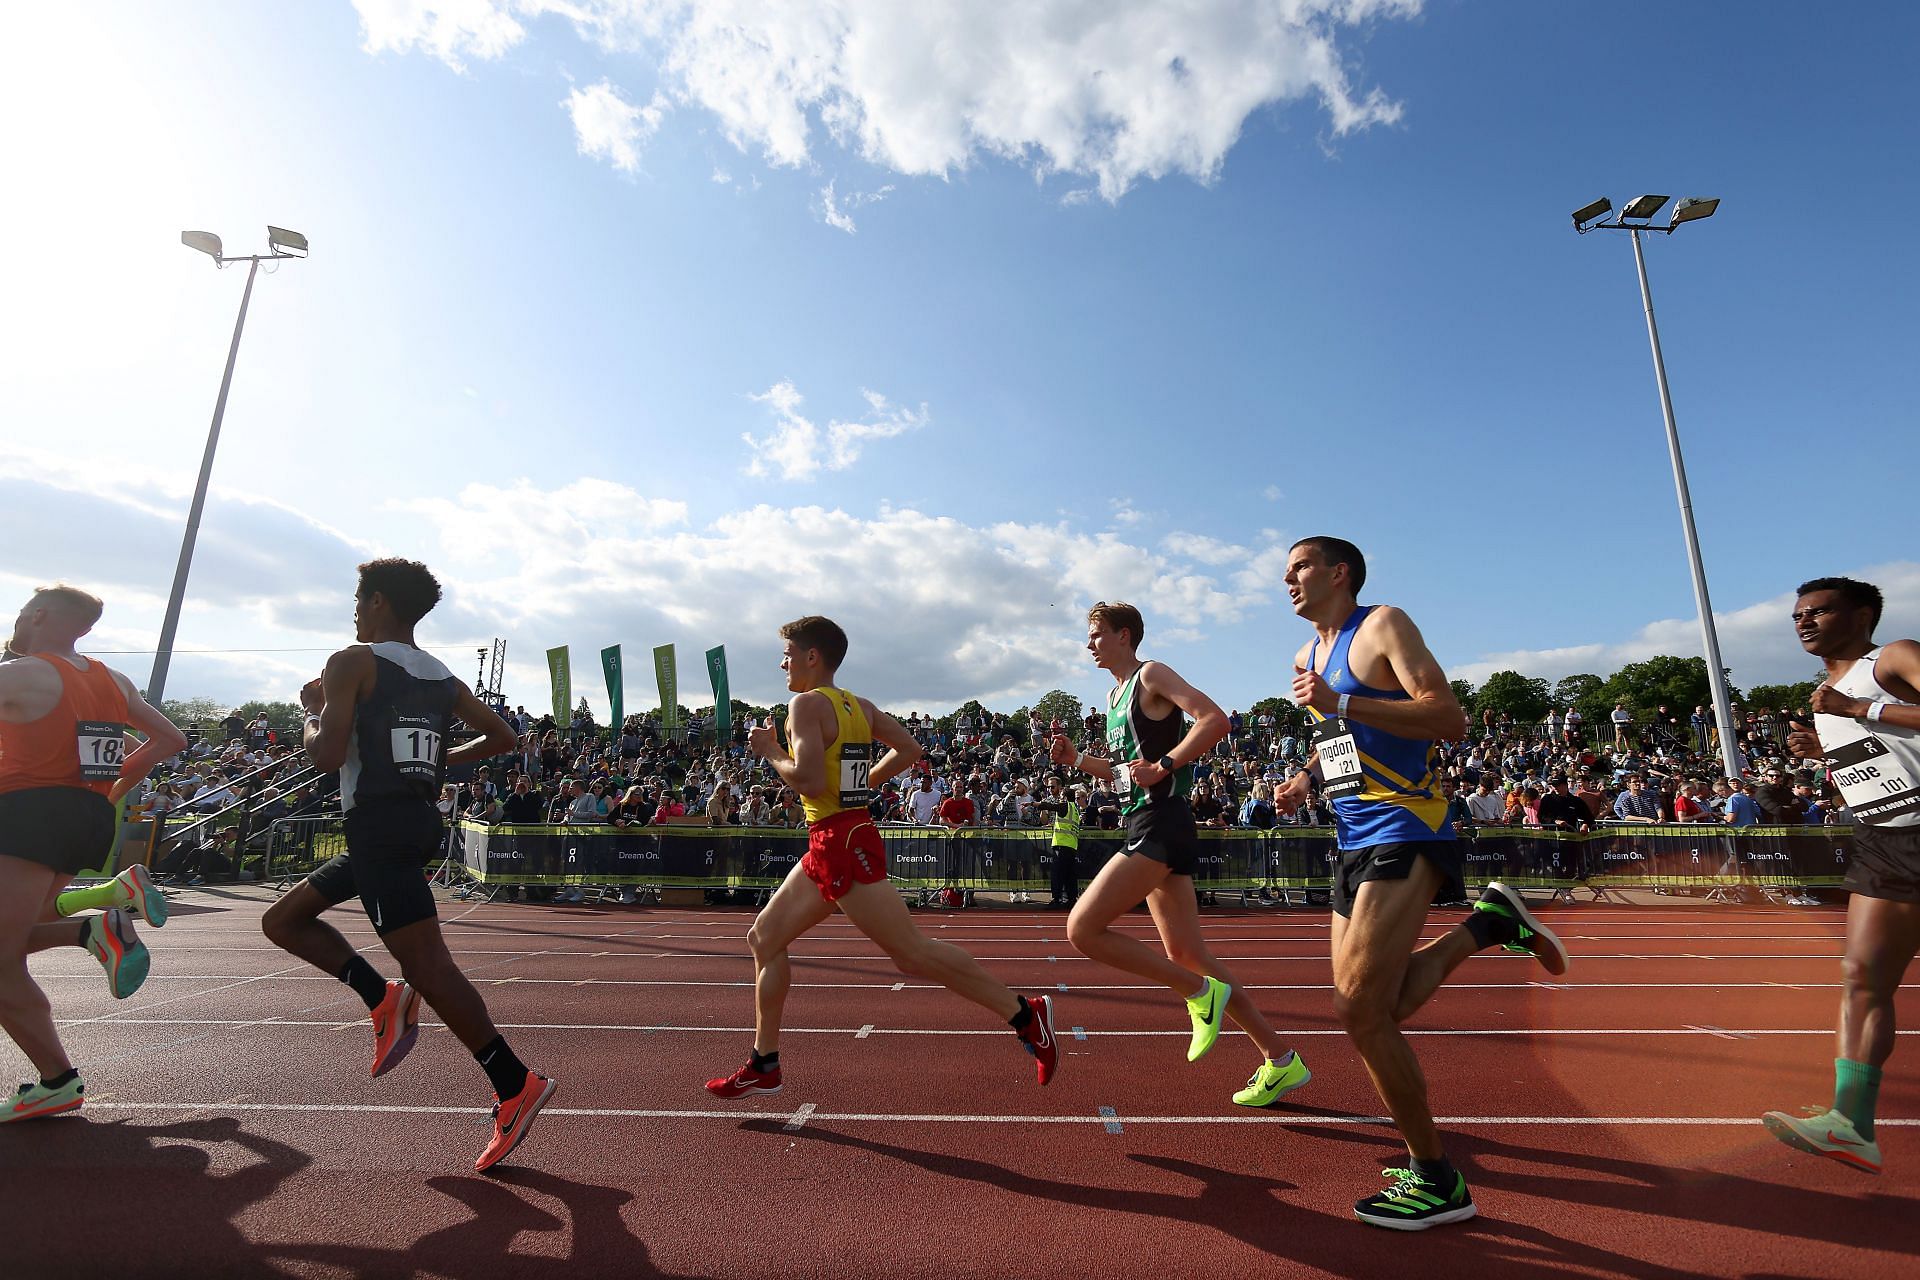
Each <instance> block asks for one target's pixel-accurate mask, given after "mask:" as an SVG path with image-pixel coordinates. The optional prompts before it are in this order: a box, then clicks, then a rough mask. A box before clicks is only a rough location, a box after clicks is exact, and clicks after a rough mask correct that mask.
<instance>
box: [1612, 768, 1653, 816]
mask: <svg viewBox="0 0 1920 1280" xmlns="http://www.w3.org/2000/svg"><path fill="white" fill-rule="evenodd" d="M1613 816H1614V817H1615V818H1618V819H1619V820H1620V821H1621V822H1645V823H1655V822H1658V821H1660V802H1659V801H1658V800H1656V799H1655V798H1654V797H1653V796H1652V795H1650V794H1649V793H1648V791H1647V784H1646V779H1644V778H1642V777H1641V776H1640V775H1639V774H1637V773H1634V774H1629V775H1628V776H1627V789H1626V790H1625V791H1622V792H1621V793H1620V794H1619V795H1618V796H1616V797H1614V801H1613Z"/></svg>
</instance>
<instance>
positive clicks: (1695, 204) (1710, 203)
mask: <svg viewBox="0 0 1920 1280" xmlns="http://www.w3.org/2000/svg"><path fill="white" fill-rule="evenodd" d="M1719 207H1720V199H1719V197H1717V196H1705V197H1702V196H1688V197H1687V198H1686V199H1684V200H1682V201H1681V202H1680V203H1679V204H1677V205H1675V206H1673V217H1672V219H1670V220H1669V221H1668V223H1667V229H1668V230H1669V231H1671V230H1672V229H1673V228H1675V227H1677V226H1679V225H1680V224H1681V223H1683V222H1698V221H1699V220H1700V219H1702V218H1711V217H1712V216H1713V211H1714V210H1715V209H1718V208H1719Z"/></svg>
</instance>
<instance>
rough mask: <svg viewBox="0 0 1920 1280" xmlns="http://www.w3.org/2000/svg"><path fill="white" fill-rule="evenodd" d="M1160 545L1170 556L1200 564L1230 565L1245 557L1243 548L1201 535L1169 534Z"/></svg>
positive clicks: (1245, 551) (1245, 552)
mask: <svg viewBox="0 0 1920 1280" xmlns="http://www.w3.org/2000/svg"><path fill="white" fill-rule="evenodd" d="M1160 545H1161V546H1163V547H1165V548H1166V549H1167V551H1168V552H1169V553H1170V554H1172V555H1176V556H1185V557H1186V558H1187V559H1189V560H1198V561H1199V562H1200V563H1201V564H1210V565H1223V564H1232V563H1233V562H1234V561H1235V560H1244V559H1246V557H1247V549H1246V548H1245V547H1242V546H1238V545H1236V544H1234V543H1231V542H1222V541H1220V540H1219V539H1218V538H1209V537H1207V536H1206V535H1205V534H1203V533H1179V532H1175V533H1170V534H1168V535H1167V536H1166V538H1165V539H1164V540H1163V541H1162V542H1161V544H1160Z"/></svg>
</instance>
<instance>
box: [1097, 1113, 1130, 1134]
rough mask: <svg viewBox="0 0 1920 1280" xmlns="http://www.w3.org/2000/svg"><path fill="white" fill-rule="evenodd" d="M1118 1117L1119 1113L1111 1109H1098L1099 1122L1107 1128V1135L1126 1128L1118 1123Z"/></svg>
mask: <svg viewBox="0 0 1920 1280" xmlns="http://www.w3.org/2000/svg"><path fill="white" fill-rule="evenodd" d="M1119 1117H1120V1113H1119V1112H1118V1111H1115V1110H1114V1109H1113V1108H1112V1107H1101V1108H1100V1122H1101V1123H1102V1124H1104V1125H1105V1126H1106V1127H1107V1132H1108V1133H1119V1132H1121V1131H1122V1130H1124V1129H1125V1127H1126V1126H1124V1125H1122V1124H1121V1123H1120V1119H1119Z"/></svg>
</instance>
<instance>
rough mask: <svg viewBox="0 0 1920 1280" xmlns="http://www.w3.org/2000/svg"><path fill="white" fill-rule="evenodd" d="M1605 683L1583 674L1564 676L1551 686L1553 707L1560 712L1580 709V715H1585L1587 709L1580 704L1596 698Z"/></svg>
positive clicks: (1596, 677)
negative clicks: (1575, 708)
mask: <svg viewBox="0 0 1920 1280" xmlns="http://www.w3.org/2000/svg"><path fill="white" fill-rule="evenodd" d="M1606 683H1607V682H1606V681H1605V680H1602V679H1601V678H1600V677H1599V676H1596V675H1588V674H1585V673H1582V674H1580V675H1577V676H1566V677H1564V678H1563V679H1561V680H1560V681H1559V682H1558V683H1556V684H1555V685H1554V686H1553V705H1554V706H1556V707H1559V708H1560V709H1561V710H1562V711H1564V710H1566V709H1567V708H1568V707H1580V714H1581V715H1583V716H1584V715H1587V714H1588V708H1587V707H1585V706H1581V704H1582V703H1583V702H1586V701H1588V700H1590V699H1592V698H1595V697H1597V696H1598V695H1599V694H1600V691H1601V689H1602V688H1603V687H1604V686H1605V685H1606Z"/></svg>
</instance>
